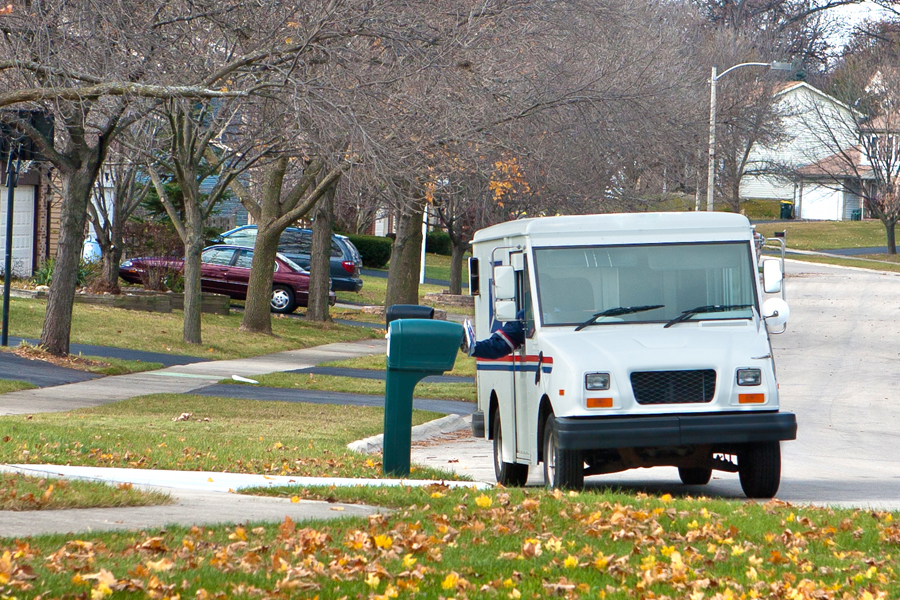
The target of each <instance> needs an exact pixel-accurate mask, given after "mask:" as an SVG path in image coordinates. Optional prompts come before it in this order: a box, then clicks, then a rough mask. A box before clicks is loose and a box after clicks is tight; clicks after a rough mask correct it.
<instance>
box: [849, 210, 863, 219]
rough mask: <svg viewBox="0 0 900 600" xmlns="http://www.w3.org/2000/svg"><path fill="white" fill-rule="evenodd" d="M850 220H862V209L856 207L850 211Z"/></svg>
mask: <svg viewBox="0 0 900 600" xmlns="http://www.w3.org/2000/svg"><path fill="white" fill-rule="evenodd" d="M850 220H851V221H861V220H862V209H860V208H855V209H853V210H852V211H851V212H850Z"/></svg>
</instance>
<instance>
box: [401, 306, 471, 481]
mask: <svg viewBox="0 0 900 600" xmlns="http://www.w3.org/2000/svg"><path fill="white" fill-rule="evenodd" d="M462 337H463V328H462V325H460V324H458V323H448V322H447V321H430V320H425V319H400V320H397V321H391V323H390V324H389V325H388V334H387V341H388V344H387V381H386V385H385V393H384V473H385V474H392V475H399V476H406V475H409V454H410V444H411V441H412V440H411V437H412V434H411V430H412V401H413V390H414V389H415V387H416V384H417V383H419V381H420V380H421V379H422V378H424V377H427V376H428V375H440V374H442V373H443V372H444V371H449V370H451V369H453V363H454V362H455V361H456V353H457V351H458V350H459V345H460V343H461V342H462Z"/></svg>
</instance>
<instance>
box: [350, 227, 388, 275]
mask: <svg viewBox="0 0 900 600" xmlns="http://www.w3.org/2000/svg"><path fill="white" fill-rule="evenodd" d="M347 237H348V238H349V239H350V241H351V242H353V245H354V246H356V249H357V250H359V254H360V256H362V261H363V266H364V267H368V268H370V269H380V268H382V267H383V266H384V265H386V264H387V263H388V261H389V260H391V244H393V241H392V240H391V238H386V237H378V236H376V235H348V236H347Z"/></svg>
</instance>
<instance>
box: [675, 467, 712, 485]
mask: <svg viewBox="0 0 900 600" xmlns="http://www.w3.org/2000/svg"><path fill="white" fill-rule="evenodd" d="M678 476H679V477H680V478H681V483H683V484H684V485H706V484H707V483H709V479H710V477H712V469H704V468H703V467H678Z"/></svg>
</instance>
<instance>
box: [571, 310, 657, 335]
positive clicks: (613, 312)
mask: <svg viewBox="0 0 900 600" xmlns="http://www.w3.org/2000/svg"><path fill="white" fill-rule="evenodd" d="M664 307H665V304H648V305H647V306H619V307H618V308H610V309H608V310H604V311H603V312H598V313H595V314H594V316H592V317H591V318H590V319H588V320H587V321H585V322H584V323H582V324H581V325H579V326H578V327H576V328H575V331H581V330H582V329H584V328H585V327H587V326H589V325H593V324H594V323H596V322H597V319H602V318H603V317H618V316H619V315H630V314H633V313H639V312H644V311H645V310H655V309H657V308H664Z"/></svg>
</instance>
